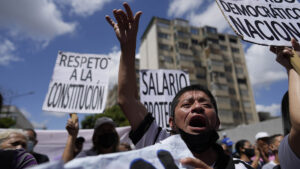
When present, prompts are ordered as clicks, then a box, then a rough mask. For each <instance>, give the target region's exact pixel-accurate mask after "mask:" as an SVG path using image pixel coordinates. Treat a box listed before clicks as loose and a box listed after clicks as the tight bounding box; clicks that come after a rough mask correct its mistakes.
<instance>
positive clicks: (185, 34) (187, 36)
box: [177, 31, 190, 38]
mask: <svg viewBox="0 0 300 169" xmlns="http://www.w3.org/2000/svg"><path fill="white" fill-rule="evenodd" d="M177 35H178V37H180V38H189V37H190V35H189V34H188V33H187V32H184V31H177Z"/></svg>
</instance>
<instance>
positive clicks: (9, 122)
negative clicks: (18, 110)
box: [0, 117, 16, 128]
mask: <svg viewBox="0 0 300 169" xmlns="http://www.w3.org/2000/svg"><path fill="white" fill-rule="evenodd" d="M15 124H16V121H15V120H13V119H12V118H9V117H3V118H2V117H1V118H0V128H10V127H12V126H14V125H15Z"/></svg>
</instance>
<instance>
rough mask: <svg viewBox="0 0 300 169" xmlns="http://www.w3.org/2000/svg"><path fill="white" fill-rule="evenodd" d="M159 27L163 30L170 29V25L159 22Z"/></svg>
mask: <svg viewBox="0 0 300 169" xmlns="http://www.w3.org/2000/svg"><path fill="white" fill-rule="evenodd" d="M157 26H159V27H161V28H167V29H170V25H169V24H167V23H163V22H158V23H157Z"/></svg>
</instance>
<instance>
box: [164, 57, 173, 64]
mask: <svg viewBox="0 0 300 169" xmlns="http://www.w3.org/2000/svg"><path fill="white" fill-rule="evenodd" d="M163 58H164V60H165V62H168V63H173V62H174V59H173V58H172V57H171V56H163Z"/></svg>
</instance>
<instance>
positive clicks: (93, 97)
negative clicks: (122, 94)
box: [43, 52, 111, 113]
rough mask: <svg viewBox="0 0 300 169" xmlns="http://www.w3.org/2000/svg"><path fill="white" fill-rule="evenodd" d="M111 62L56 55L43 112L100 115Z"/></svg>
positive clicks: (99, 57) (89, 56)
mask: <svg viewBox="0 0 300 169" xmlns="http://www.w3.org/2000/svg"><path fill="white" fill-rule="evenodd" d="M110 63H111V58H110V57H108V56H104V55H96V54H79V53H70V52H59V53H58V56H57V60H56V64H55V68H54V72H53V76H52V80H51V82H50V84H49V89H48V93H47V96H46V98H45V101H44V104H43V110H44V111H54V112H66V113H102V112H103V110H104V108H105V103H106V96H107V93H108V80H109V69H110Z"/></svg>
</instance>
